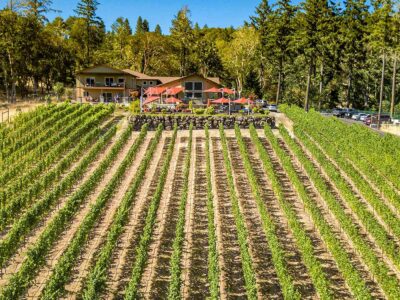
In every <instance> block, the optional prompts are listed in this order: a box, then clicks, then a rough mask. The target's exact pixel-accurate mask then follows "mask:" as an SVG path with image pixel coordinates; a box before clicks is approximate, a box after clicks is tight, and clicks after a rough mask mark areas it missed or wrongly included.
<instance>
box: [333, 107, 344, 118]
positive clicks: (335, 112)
mask: <svg viewBox="0 0 400 300" xmlns="http://www.w3.org/2000/svg"><path fill="white" fill-rule="evenodd" d="M332 115H333V116H335V117H337V118H343V117H344V115H345V111H344V110H343V109H342V108H335V109H334V110H333V111H332Z"/></svg>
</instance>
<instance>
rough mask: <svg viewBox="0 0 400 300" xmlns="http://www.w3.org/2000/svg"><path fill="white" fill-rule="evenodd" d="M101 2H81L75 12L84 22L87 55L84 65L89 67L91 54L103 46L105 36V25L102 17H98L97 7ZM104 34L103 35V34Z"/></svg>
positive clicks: (94, 0)
mask: <svg viewBox="0 0 400 300" xmlns="http://www.w3.org/2000/svg"><path fill="white" fill-rule="evenodd" d="M98 6H99V2H98V1H97V0H80V2H79V3H78V5H77V8H76V10H75V13H76V14H77V15H78V17H80V18H81V19H82V20H83V24H84V27H83V28H84V32H83V41H84V45H83V46H84V49H86V52H85V53H86V55H85V57H84V61H83V63H84V65H86V66H87V65H89V64H90V62H91V60H92V57H91V54H92V52H93V50H94V49H96V48H97V47H98V45H100V44H101V41H102V39H103V34H104V23H103V21H102V20H101V18H100V17H98V16H97V13H96V12H97V7H98ZM102 33H103V34H102Z"/></svg>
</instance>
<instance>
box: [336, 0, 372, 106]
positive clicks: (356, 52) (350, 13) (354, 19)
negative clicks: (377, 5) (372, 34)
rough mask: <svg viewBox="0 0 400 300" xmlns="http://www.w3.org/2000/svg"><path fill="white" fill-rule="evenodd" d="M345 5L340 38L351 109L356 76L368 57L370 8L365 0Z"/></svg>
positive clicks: (352, 0) (349, 1) (347, 102)
mask: <svg viewBox="0 0 400 300" xmlns="http://www.w3.org/2000/svg"><path fill="white" fill-rule="evenodd" d="M344 5H345V9H344V13H343V18H342V20H343V22H342V26H341V30H340V33H341V35H340V36H341V40H342V43H343V53H342V55H343V56H342V61H343V69H344V70H345V73H346V77H347V91H346V106H347V107H350V104H351V91H352V86H353V85H354V79H355V78H356V76H355V75H356V72H357V70H360V69H361V68H362V66H363V62H364V61H365V56H366V47H365V43H364V42H365V34H366V32H365V31H366V17H367V15H368V6H367V5H366V4H365V0H347V1H345V3H344Z"/></svg>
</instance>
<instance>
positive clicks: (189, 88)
mask: <svg viewBox="0 0 400 300" xmlns="http://www.w3.org/2000/svg"><path fill="white" fill-rule="evenodd" d="M185 90H187V91H192V90H193V82H185Z"/></svg>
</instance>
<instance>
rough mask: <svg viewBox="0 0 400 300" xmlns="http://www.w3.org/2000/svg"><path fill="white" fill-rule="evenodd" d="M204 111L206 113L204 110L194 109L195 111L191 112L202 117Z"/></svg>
mask: <svg viewBox="0 0 400 300" xmlns="http://www.w3.org/2000/svg"><path fill="white" fill-rule="evenodd" d="M205 111H206V110H205V109H204V108H196V109H194V110H193V112H194V113H195V114H196V115H203V114H204V112H205Z"/></svg>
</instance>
